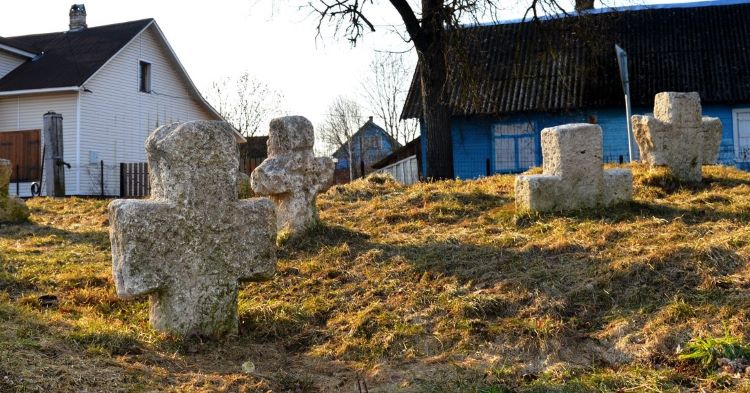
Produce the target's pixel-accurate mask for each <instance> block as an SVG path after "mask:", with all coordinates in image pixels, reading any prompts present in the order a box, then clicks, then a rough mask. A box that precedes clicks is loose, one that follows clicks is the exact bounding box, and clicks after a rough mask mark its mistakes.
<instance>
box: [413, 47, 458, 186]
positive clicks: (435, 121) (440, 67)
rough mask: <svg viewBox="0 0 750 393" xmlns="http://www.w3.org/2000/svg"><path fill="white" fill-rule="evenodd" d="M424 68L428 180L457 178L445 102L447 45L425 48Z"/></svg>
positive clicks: (422, 81) (422, 76)
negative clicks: (454, 172) (454, 173)
mask: <svg viewBox="0 0 750 393" xmlns="http://www.w3.org/2000/svg"><path fill="white" fill-rule="evenodd" d="M418 53H419V57H420V60H421V64H422V68H421V74H420V85H421V88H422V118H423V120H424V122H425V126H426V127H425V134H426V135H425V136H426V137H427V152H426V153H427V173H426V174H425V177H426V178H428V179H433V180H439V179H452V178H453V143H452V140H451V125H450V120H451V115H450V109H449V108H448V106H447V105H446V104H445V103H443V101H442V92H443V86H445V79H446V73H447V72H446V67H445V48H444V47H443V44H442V40H441V39H437V40H434V41H433V42H432V44H431V45H430V47H429V48H427V50H425V51H418Z"/></svg>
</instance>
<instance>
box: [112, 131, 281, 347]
mask: <svg viewBox="0 0 750 393" xmlns="http://www.w3.org/2000/svg"><path fill="white" fill-rule="evenodd" d="M146 153H147V155H148V162H149V169H150V178H151V193H152V195H151V199H150V200H125V199H123V200H115V201H113V202H112V203H111V204H110V205H109V216H110V223H111V230H110V239H111V241H112V263H113V272H114V279H115V285H116V287H117V294H118V295H119V296H122V297H125V298H129V297H134V296H139V295H144V294H149V295H150V298H151V313H150V320H151V323H152V325H153V326H154V327H155V328H156V329H157V330H161V331H169V332H173V333H177V334H182V335H202V336H214V337H216V336H222V335H225V334H232V333H235V332H237V329H238V326H237V291H238V281H253V280H262V279H267V278H269V277H270V276H271V275H272V274H273V272H274V270H275V267H276V257H275V251H274V243H275V239H276V217H275V215H274V209H273V204H272V203H271V201H269V200H268V199H246V200H238V199H237V190H236V183H237V181H236V180H237V172H238V168H239V161H238V152H237V147H236V145H235V138H234V134H233V130H232V128H231V126H229V125H228V124H227V123H223V122H206V121H199V122H190V123H182V124H177V123H176V124H171V125H167V126H163V127H161V128H158V129H156V130H154V132H152V133H151V135H150V136H149V137H148V139H147V140H146Z"/></svg>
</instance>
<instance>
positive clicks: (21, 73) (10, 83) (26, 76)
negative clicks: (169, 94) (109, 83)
mask: <svg viewBox="0 0 750 393" xmlns="http://www.w3.org/2000/svg"><path fill="white" fill-rule="evenodd" d="M151 22H153V19H143V20H137V21H132V22H125V23H118V24H114V25H106V26H98V27H91V28H87V29H82V30H79V31H66V32H59V33H48V34H34V35H26V36H18V37H5V38H2V42H3V43H4V44H6V45H9V46H12V47H14V48H17V49H23V50H26V51H29V52H33V53H37V54H38V55H39V56H37V57H36V58H35V59H33V60H29V61H27V62H26V63H24V64H22V65H20V66H19V67H18V68H16V69H14V70H13V71H11V72H10V73H8V75H6V76H5V77H3V78H2V79H0V91H14V90H31V89H47V88H54V87H69V86H81V85H82V84H83V83H84V82H85V81H86V80H87V79H88V78H89V77H91V75H93V74H94V73H95V72H96V71H97V70H98V69H99V68H101V67H102V66H103V65H104V63H106V62H107V60H109V59H110V58H112V56H114V55H115V54H116V53H117V52H118V51H119V50H120V49H122V48H123V47H124V46H125V44H127V43H128V42H130V40H131V39H133V37H135V36H136V34H138V33H139V32H140V31H141V30H143V29H144V28H145V27H146V26H148V24H149V23H151Z"/></svg>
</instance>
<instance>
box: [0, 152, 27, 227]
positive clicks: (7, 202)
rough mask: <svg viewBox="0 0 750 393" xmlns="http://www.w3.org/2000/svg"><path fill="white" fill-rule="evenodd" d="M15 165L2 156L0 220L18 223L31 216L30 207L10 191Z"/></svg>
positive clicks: (0, 160) (0, 166)
mask: <svg viewBox="0 0 750 393" xmlns="http://www.w3.org/2000/svg"><path fill="white" fill-rule="evenodd" d="M12 172H13V165H12V164H11V162H10V161H9V160H4V159H2V158H0V222H9V223H18V222H23V221H26V219H27V218H29V209H28V208H27V207H26V204H24V203H23V201H21V200H20V199H17V198H11V197H10V196H9V193H8V187H9V186H10V175H11V173H12Z"/></svg>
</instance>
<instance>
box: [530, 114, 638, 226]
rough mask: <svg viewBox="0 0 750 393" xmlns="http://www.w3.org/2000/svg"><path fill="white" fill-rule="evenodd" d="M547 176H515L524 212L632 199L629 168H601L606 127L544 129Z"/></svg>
mask: <svg viewBox="0 0 750 393" xmlns="http://www.w3.org/2000/svg"><path fill="white" fill-rule="evenodd" d="M542 158H543V161H544V162H543V174H541V175H521V176H518V177H516V206H517V207H518V208H519V209H520V210H535V211H562V210H577V209H586V208H594V207H605V206H609V205H612V204H615V203H618V202H621V201H626V200H630V199H631V197H632V193H633V184H632V183H633V174H632V173H631V172H630V170H629V169H609V170H602V129H601V127H599V126H598V125H595V124H566V125H562V126H558V127H552V128H545V129H544V130H542Z"/></svg>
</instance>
